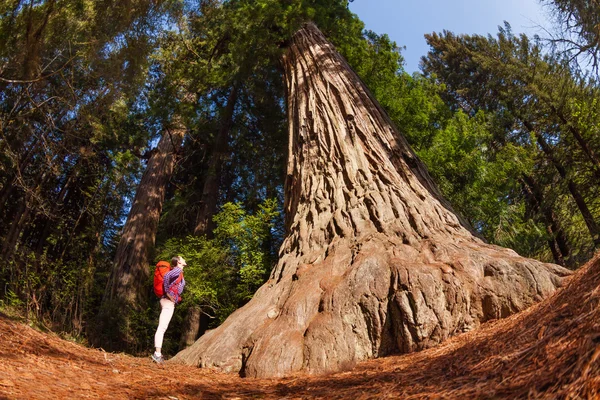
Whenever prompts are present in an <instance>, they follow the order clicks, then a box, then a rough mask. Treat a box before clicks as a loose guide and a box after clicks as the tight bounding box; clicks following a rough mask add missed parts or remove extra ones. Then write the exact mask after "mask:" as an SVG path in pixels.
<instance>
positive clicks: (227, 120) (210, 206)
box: [194, 84, 239, 236]
mask: <svg viewBox="0 0 600 400" xmlns="http://www.w3.org/2000/svg"><path fill="white" fill-rule="evenodd" d="M238 90H239V89H238V85H237V84H235V85H234V86H233V87H232V88H231V92H230V93H229V97H228V99H227V104H226V105H225V109H224V110H223V115H222V117H221V124H220V125H221V126H220V128H219V133H218V134H217V137H216V138H215V143H214V147H213V151H212V154H211V156H210V161H209V163H208V170H207V172H206V176H205V177H204V186H203V188H202V197H201V199H200V210H199V211H198V218H197V219H196V228H195V229H194V235H196V236H201V235H205V234H207V233H209V232H212V217H213V215H215V213H216V212H217V201H218V200H219V178H220V177H221V170H222V168H223V162H224V161H225V156H226V153H227V148H228V143H229V132H230V130H231V126H232V125H233V112H234V110H235V105H236V103H237V96H238Z"/></svg>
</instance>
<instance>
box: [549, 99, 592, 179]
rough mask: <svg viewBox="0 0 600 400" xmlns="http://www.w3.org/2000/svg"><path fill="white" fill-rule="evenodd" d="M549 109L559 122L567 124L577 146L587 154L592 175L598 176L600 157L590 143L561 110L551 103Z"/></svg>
mask: <svg viewBox="0 0 600 400" xmlns="http://www.w3.org/2000/svg"><path fill="white" fill-rule="evenodd" d="M550 109H551V110H552V112H553V113H554V114H556V115H557V116H558V118H559V119H560V122H562V123H563V124H564V125H566V126H567V128H568V129H569V132H571V134H572V135H573V137H574V138H575V140H576V141H577V143H578V144H579V147H581V150H582V151H583V153H584V154H585V155H586V156H587V158H588V159H589V160H590V162H591V163H592V170H593V171H594V175H595V176H596V178H600V159H599V158H598V156H597V155H596V153H594V151H592V149H591V147H590V145H589V144H588V142H587V141H586V140H585V139H584V138H583V135H582V134H581V132H580V131H579V129H577V128H576V127H575V126H573V124H572V123H571V122H570V121H568V120H567V118H566V117H565V115H564V113H563V112H562V111H561V110H559V109H557V108H556V106H554V105H553V104H550Z"/></svg>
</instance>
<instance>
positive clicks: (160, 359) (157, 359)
mask: <svg viewBox="0 0 600 400" xmlns="http://www.w3.org/2000/svg"><path fill="white" fill-rule="evenodd" d="M152 361H154V362H155V363H157V364H162V363H163V362H164V361H165V359H164V358H163V356H157V355H156V354H154V353H152Z"/></svg>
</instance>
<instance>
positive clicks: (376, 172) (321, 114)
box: [173, 24, 569, 377]
mask: <svg viewBox="0 0 600 400" xmlns="http://www.w3.org/2000/svg"><path fill="white" fill-rule="evenodd" d="M283 63H284V66H285V78H286V82H287V95H288V117H289V128H290V129H289V132H290V143H289V159H288V160H289V161H288V172H287V182H286V196H287V197H286V204H285V207H286V216H287V221H286V225H287V230H288V234H287V237H286V239H285V241H284V243H283V245H282V247H281V250H280V260H279V263H278V265H277V266H276V268H275V269H274V271H273V273H272V276H271V279H270V280H269V281H268V282H267V283H266V284H265V285H264V286H262V287H261V288H260V289H259V290H258V292H257V293H256V294H255V296H254V298H253V299H252V300H251V301H250V302H249V303H248V304H247V305H246V306H244V307H243V308H241V309H239V310H237V311H236V312H235V313H233V314H232V315H231V316H230V317H229V318H228V319H227V320H226V321H225V322H224V323H223V324H222V325H221V326H220V327H219V328H217V329H215V330H212V331H209V332H207V333H206V334H205V335H204V336H202V337H201V338H200V339H199V340H198V341H197V342H196V343H195V344H194V345H193V346H191V347H189V348H188V349H186V350H184V351H182V352H180V353H179V354H178V355H177V356H176V357H174V359H173V360H174V361H175V362H183V363H187V364H191V365H198V366H201V367H217V368H220V369H222V370H225V371H230V372H239V373H240V374H241V375H242V376H253V377H273V376H283V375H287V374H291V373H294V372H297V371H305V372H308V373H323V372H329V371H336V370H340V369H344V368H347V367H348V366H351V365H352V364H353V363H354V362H356V361H359V360H364V359H368V358H372V357H379V356H384V355H387V354H391V353H397V352H410V351H415V350H419V349H424V348H427V347H430V346H433V345H435V344H437V343H439V342H441V341H442V340H444V339H446V338H448V337H449V336H451V335H454V334H456V333H459V332H463V331H467V330H470V329H473V328H475V327H477V326H478V325H479V324H480V323H481V322H483V321H486V320H488V319H492V318H500V317H505V316H507V315H509V314H511V313H514V312H517V311H519V310H521V309H523V308H525V307H527V306H529V305H530V304H532V303H533V302H535V301H537V300H539V299H541V298H543V297H544V296H548V295H549V294H551V293H553V292H554V291H555V289H556V287H557V286H559V285H560V284H561V280H562V277H564V276H567V275H568V274H569V271H568V270H566V269H564V268H561V267H559V266H556V265H552V264H543V263H540V262H538V261H535V260H530V259H525V258H522V257H520V256H518V255H517V254H516V253H515V252H513V251H511V250H508V249H503V248H500V247H496V246H491V245H487V244H485V243H483V242H482V241H481V240H480V239H478V238H476V237H475V236H474V235H473V234H472V233H471V232H470V230H469V229H468V228H466V227H465V226H466V225H465V224H464V223H463V222H462V221H461V220H460V219H459V217H457V216H456V215H455V214H454V213H453V212H452V210H451V209H450V207H449V205H448V204H447V203H446V202H445V201H444V200H443V199H442V197H441V195H440V194H439V192H438V190H437V189H436V187H435V185H434V184H433V182H432V181H431V178H430V177H429V175H428V173H427V171H426V169H425V167H424V166H423V164H422V163H421V161H420V160H419V159H418V158H417V157H416V156H415V154H414V153H413V152H412V150H411V149H410V148H409V146H408V144H407V143H406V141H405V139H404V138H403V137H402V136H401V135H400V134H399V133H398V132H397V131H396V129H395V128H394V126H393V124H392V123H391V121H390V120H389V118H388V117H387V115H386V114H385V112H384V111H383V110H382V109H381V107H380V106H379V105H378V104H377V102H376V101H375V100H374V99H373V97H372V96H371V95H370V94H369V92H368V91H367V90H366V88H365V87H364V85H363V84H362V83H361V81H360V80H359V78H358V77H357V76H356V75H355V74H354V72H352V71H351V69H350V68H349V66H348V65H347V64H346V62H345V61H344V60H343V59H342V57H341V56H340V55H339V54H338V53H337V52H336V51H335V49H334V48H333V46H332V45H331V44H330V43H328V42H327V40H326V39H325V38H324V37H323V35H322V34H321V32H320V31H319V30H318V29H317V28H316V26H314V25H312V24H309V25H306V26H305V27H304V28H303V29H301V30H300V31H299V32H298V33H296V34H295V36H294V37H293V38H292V40H291V44H290V48H289V50H288V52H287V54H286V56H285V58H284V59H283Z"/></svg>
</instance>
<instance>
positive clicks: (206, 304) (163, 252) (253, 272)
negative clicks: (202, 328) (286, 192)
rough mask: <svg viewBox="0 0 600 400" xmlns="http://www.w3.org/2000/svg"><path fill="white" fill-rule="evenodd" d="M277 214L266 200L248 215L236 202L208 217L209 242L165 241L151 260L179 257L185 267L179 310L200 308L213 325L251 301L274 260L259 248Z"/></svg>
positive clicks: (191, 238)
mask: <svg viewBox="0 0 600 400" xmlns="http://www.w3.org/2000/svg"><path fill="white" fill-rule="evenodd" d="M278 215H279V211H278V206H277V203H276V201H275V200H266V201H265V202H263V203H262V204H260V205H259V207H258V211H257V212H255V213H254V214H248V213H247V212H246V210H245V209H244V208H243V207H242V206H241V205H240V204H238V203H226V204H224V205H223V207H222V209H221V211H220V212H219V213H218V214H216V215H215V216H214V221H215V223H216V228H215V230H214V238H212V239H208V238H207V237H206V236H200V237H196V236H187V237H185V238H172V239H169V240H167V241H166V243H165V244H164V246H162V247H161V249H160V251H159V252H158V255H157V258H158V259H164V260H169V259H170V258H171V257H173V255H181V256H182V257H184V258H185V259H186V261H187V264H188V266H187V267H186V268H185V279H186V292H185V295H184V296H183V299H184V300H183V303H182V306H183V308H186V307H189V306H190V305H200V307H201V308H202V310H203V312H204V313H206V314H208V315H210V316H211V317H213V318H215V319H216V320H215V322H214V323H215V324H216V323H220V322H222V321H223V320H224V319H225V318H226V317H227V316H228V315H229V314H230V313H232V312H233V311H234V310H235V309H237V308H238V307H239V306H241V305H242V304H244V303H245V302H247V301H248V300H249V299H250V298H252V296H253V294H254V292H255V291H256V290H257V289H258V288H259V287H260V285H262V284H263V283H264V282H265V281H266V280H267V279H268V276H269V273H270V271H271V268H272V267H273V265H274V262H275V261H276V260H275V259H274V258H273V256H272V254H270V252H269V249H268V248H266V247H265V244H266V242H267V240H268V239H269V238H270V232H271V229H273V226H274V220H275V218H276V217H277V216H278Z"/></svg>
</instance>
